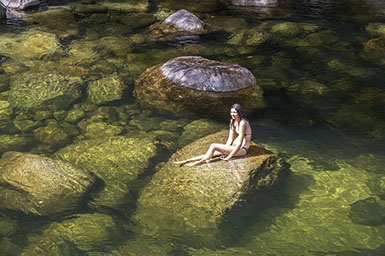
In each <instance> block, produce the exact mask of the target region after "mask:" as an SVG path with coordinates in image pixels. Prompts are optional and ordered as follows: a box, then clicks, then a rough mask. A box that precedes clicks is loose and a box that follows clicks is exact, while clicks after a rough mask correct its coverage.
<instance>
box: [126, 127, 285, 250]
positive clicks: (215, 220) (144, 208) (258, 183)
mask: <svg viewBox="0 0 385 256" xmlns="http://www.w3.org/2000/svg"><path fill="white" fill-rule="evenodd" d="M226 138H227V131H220V132H218V133H215V134H212V135H209V136H206V137H204V138H201V139H199V140H197V141H195V142H193V143H191V144H189V145H188V146H186V147H184V148H183V149H181V150H180V151H178V152H177V153H175V154H174V155H173V156H172V157H171V159H170V160H169V161H168V162H167V163H166V164H165V165H164V166H163V167H162V168H161V169H160V170H159V171H158V172H157V173H156V174H155V175H154V176H153V178H152V180H151V181H150V182H149V183H148V185H147V186H146V187H145V188H144V189H143V190H142V191H141V193H140V197H139V199H138V201H137V210H136V212H135V213H134V215H133V219H132V221H133V223H135V224H136V225H135V226H133V230H134V231H135V232H137V233H139V234H143V235H150V236H152V237H155V238H159V239H171V238H172V237H173V238H175V237H177V238H179V239H182V240H183V242H185V243H188V244H190V245H192V246H194V245H199V246H200V247H203V246H206V247H214V246H217V245H218V244H219V243H220V239H219V236H220V230H219V224H220V223H221V221H222V219H223V217H224V214H225V212H226V211H227V210H229V209H231V208H232V207H234V206H235V204H236V202H237V201H238V200H240V199H243V200H247V198H250V197H247V195H250V194H253V193H257V192H258V191H261V190H263V189H266V188H269V187H271V186H274V185H277V184H278V183H279V182H280V181H281V180H282V179H283V178H285V177H286V176H287V174H288V173H289V164H287V163H286V162H285V160H284V159H282V158H281V157H279V156H277V155H275V154H273V153H272V152H269V151H268V150H266V149H264V148H262V147H261V146H259V145H256V144H255V143H253V144H252V145H251V147H250V149H249V153H248V154H247V155H246V156H245V157H240V158H236V157H235V158H233V159H231V160H230V161H223V160H220V159H213V160H212V161H210V163H208V164H206V163H205V164H201V165H198V166H195V167H188V166H179V165H176V164H174V161H179V160H183V159H187V158H190V157H193V156H197V155H200V154H202V153H204V152H205V151H206V150H207V148H208V147H209V145H210V144H211V143H213V142H218V141H219V142H220V141H226Z"/></svg>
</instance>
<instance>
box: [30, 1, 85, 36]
mask: <svg viewBox="0 0 385 256" xmlns="http://www.w3.org/2000/svg"><path fill="white" fill-rule="evenodd" d="M24 20H25V21H27V22H30V23H33V24H38V26H39V28H44V29H45V30H46V31H48V32H50V33H53V34H55V35H57V36H58V37H60V38H67V37H69V36H76V35H78V34H79V29H78V27H77V24H76V17H75V15H74V13H73V12H72V10H71V9H70V7H69V6H49V8H48V10H47V11H42V12H31V13H25V17H24Z"/></svg>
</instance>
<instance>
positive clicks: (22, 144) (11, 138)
mask: <svg viewBox="0 0 385 256" xmlns="http://www.w3.org/2000/svg"><path fill="white" fill-rule="evenodd" d="M33 143H34V139H33V137H32V136H30V135H21V134H15V135H8V134H1V135H0V155H1V154H2V153H4V152H7V151H27V150H29V149H30V148H31V147H32V145H33Z"/></svg>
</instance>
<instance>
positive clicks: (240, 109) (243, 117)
mask: <svg viewBox="0 0 385 256" xmlns="http://www.w3.org/2000/svg"><path fill="white" fill-rule="evenodd" d="M230 109H235V110H236V111H237V112H238V115H239V117H240V118H241V120H245V121H247V122H249V120H247V118H246V115H245V112H244V111H243V107H242V106H241V104H238V103H235V104H234V105H232V106H231V108H230ZM230 128H231V129H234V128H235V126H234V119H232V118H230Z"/></svg>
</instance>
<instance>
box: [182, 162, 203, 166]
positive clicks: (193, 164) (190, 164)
mask: <svg viewBox="0 0 385 256" xmlns="http://www.w3.org/2000/svg"><path fill="white" fill-rule="evenodd" d="M200 163H202V161H196V162H193V163H189V164H186V165H187V166H190V167H193V166H196V165H198V164H200Z"/></svg>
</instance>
